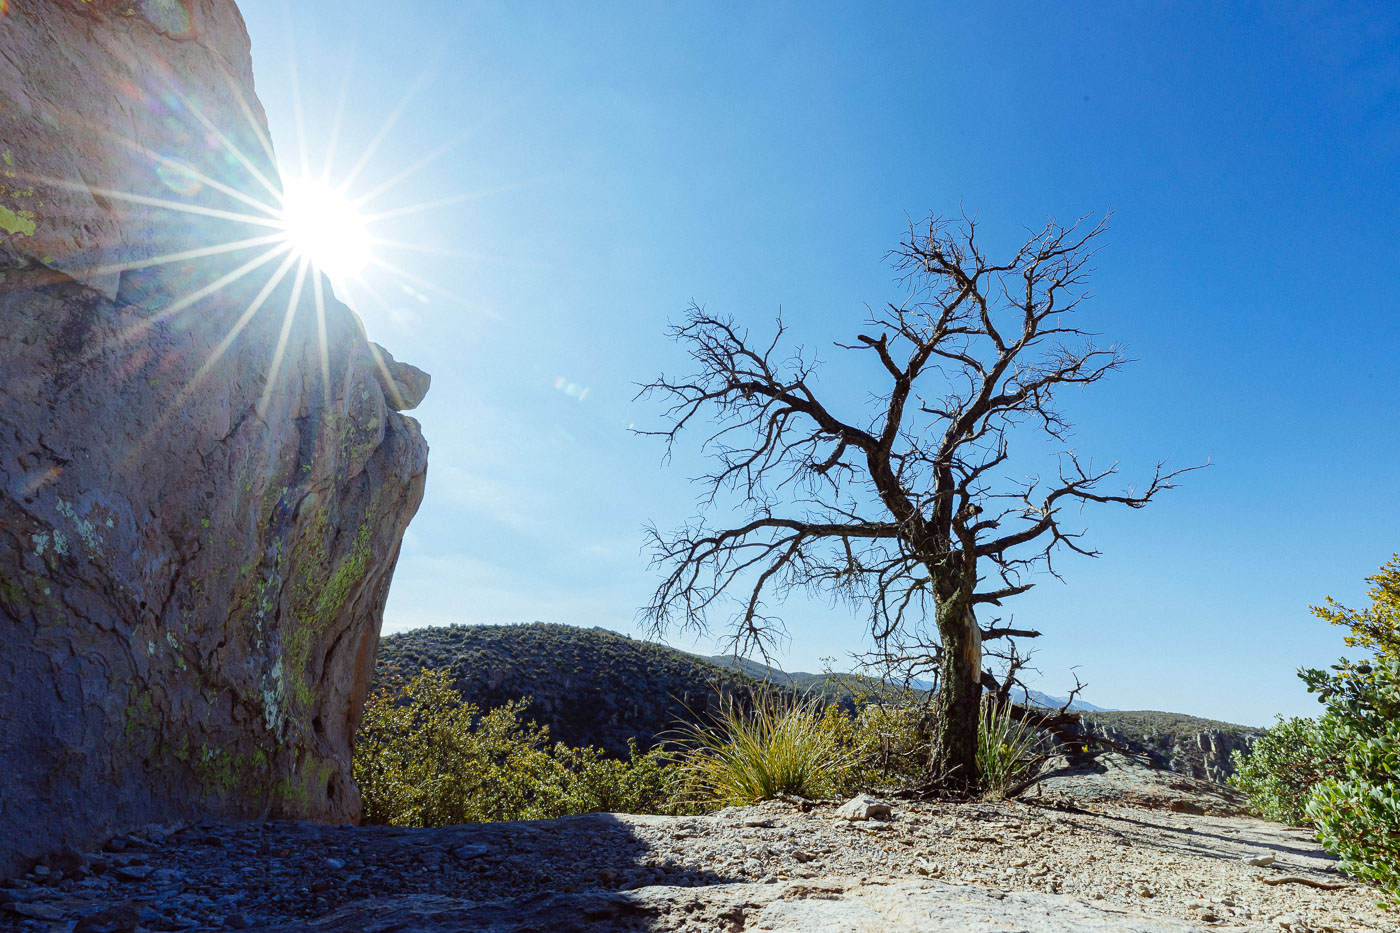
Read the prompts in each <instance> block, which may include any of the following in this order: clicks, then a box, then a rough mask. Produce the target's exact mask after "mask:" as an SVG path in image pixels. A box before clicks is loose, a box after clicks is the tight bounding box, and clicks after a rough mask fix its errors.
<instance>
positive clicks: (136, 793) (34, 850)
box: [0, 0, 427, 876]
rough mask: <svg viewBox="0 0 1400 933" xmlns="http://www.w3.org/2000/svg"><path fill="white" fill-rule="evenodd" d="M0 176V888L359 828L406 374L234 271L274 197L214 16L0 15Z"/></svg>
mask: <svg viewBox="0 0 1400 933" xmlns="http://www.w3.org/2000/svg"><path fill="white" fill-rule="evenodd" d="M0 172H2V173H3V178H0V764H3V774H2V775H0V827H3V831H0V876H4V875H6V874H9V873H11V872H13V871H14V870H16V869H18V868H23V867H26V866H25V865H24V862H25V860H26V859H28V858H31V857H33V856H35V855H38V854H40V853H42V852H45V851H51V850H53V849H57V848H59V847H61V846H63V845H76V846H79V847H81V846H83V845H87V844H90V843H92V842H94V841H96V840H97V839H99V838H102V837H103V836H104V834H111V833H115V832H118V831H122V830H124V829H126V828H129V827H132V826H135V825H140V824H147V823H153V822H177V821H182V820H186V819H190V818H194V817H196V816H201V815H211V816H228V817H243V816H253V817H261V816H265V815H271V816H289V817H291V816H295V817H302V818H309V819H316V820H325V821H337V822H339V821H353V820H355V819H357V818H358V814H359V810H360V801H359V795H358V793H357V791H356V789H355V787H354V784H353V783H352V781H351V772H350V743H351V737H352V735H353V732H354V729H355V726H356V722H357V718H358V716H359V712H360V706H361V704H362V702H363V698H364V695H365V691H366V688H367V685H368V683H369V679H370V677H371V675H372V673H373V665H374V655H375V650H376V646H377V642H378V636H379V626H380V620H381V616H382V611H383V606H384V600H385V596H386V593H387V590H388V587H389V580H390V576H391V574H392V571H393V567H394V563H395V561H396V559H397V557H398V553H399V545H400V541H401V538H402V535H403V532H404V529H405V527H406V526H407V524H408V521H409V519H410V518H411V517H412V516H413V513H414V511H415V510H416V509H417V507H418V504H419V501H420V500H421V498H422V492H423V482H424V475H425V471H426V466H427V446H426V444H425V443H424V442H423V439H422V436H421V435H420V433H419V430H418V425H417V423H416V422H415V421H413V420H412V419H410V418H407V417H405V416H403V415H401V414H400V413H399V411H398V409H401V408H404V407H407V404H408V402H410V401H412V402H416V401H417V399H418V398H420V397H421V394H422V391H425V390H426V376H424V375H423V374H421V373H419V372H418V371H416V370H413V369H412V367H407V368H405V367H404V366H403V364H398V363H397V362H394V361H392V357H388V358H387V360H386V359H385V358H384V356H383V355H381V353H380V351H378V350H377V349H376V348H375V347H374V346H373V345H371V344H370V343H368V342H367V340H366V339H365V335H364V331H363V329H362V327H361V325H360V323H359V321H358V320H357V318H356V317H355V315H354V314H353V313H352V312H351V311H350V310H349V309H348V308H346V307H345V306H344V305H342V304H341V303H339V302H338V301H336V300H335V299H334V298H333V297H331V295H330V294H329V290H328V288H321V287H319V286H320V285H322V284H323V283H320V282H317V281H315V280H314V279H315V273H314V272H309V271H307V272H304V274H303V270H300V269H299V265H298V263H297V262H296V261H295V260H293V261H292V262H291V264H290V265H287V266H284V261H286V260H287V257H288V256H289V255H290V254H288V253H285V252H284V253H279V254H276V255H268V256H266V257H265V261H263V262H262V263H260V264H259V263H256V262H254V260H256V259H258V258H259V257H260V256H263V255H264V253H265V252H266V251H268V250H269V249H271V248H273V247H274V246H275V244H274V243H271V242H270V241H269V240H268V238H269V237H270V236H274V235H276V233H277V229H276V226H275V225H269V223H270V221H269V218H270V217H271V216H272V215H273V214H275V212H276V205H277V203H278V190H279V188H280V182H279V179H278V174H277V170H276V167H275V162H274V159H273V155H272V149H271V145H270V142H269V140H268V134H267V127H266V124H265V118H264V116H263V111H262V108H261V106H260V105H259V103H258V100H257V98H256V96H255V95H254V91H253V79H252V68H251V59H250V53H249V40H248V36H247V33H246V30H245V29H244V26H243V21H242V18H241V17H240V15H239V13H238V10H237V8H236V7H235V5H234V4H233V2H231V0H45V2H42V3H11V4H9V5H8V7H6V6H5V5H4V4H0ZM250 240H251V241H255V242H253V243H251V244H250V243H248V242H247V241H250ZM220 244H241V246H239V247H238V248H235V249H231V250H228V251H218V250H216V249H215V248H216V247H218V246H219V245H220ZM279 273H281V277H280V278H279V277H278V276H279ZM322 298H323V299H324V300H321V299H322ZM389 364H392V365H389ZM386 386H388V389H389V392H390V393H391V395H392V396H393V397H391V398H388V399H386V388H385V387H386Z"/></svg>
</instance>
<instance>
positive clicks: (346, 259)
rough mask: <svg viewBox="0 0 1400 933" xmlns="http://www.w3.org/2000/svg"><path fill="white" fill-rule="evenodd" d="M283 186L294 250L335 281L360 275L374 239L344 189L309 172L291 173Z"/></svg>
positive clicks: (284, 222) (287, 228)
mask: <svg viewBox="0 0 1400 933" xmlns="http://www.w3.org/2000/svg"><path fill="white" fill-rule="evenodd" d="M282 187H283V190H282V216H281V224H282V229H283V231H284V232H285V233H286V237H287V242H288V243H289V244H290V245H291V247H292V250H293V251H294V252H295V253H296V254H297V255H298V256H300V257H302V258H305V259H306V260H307V261H308V262H310V263H311V265H312V266H314V267H315V268H316V269H318V270H320V271H321V272H324V273H325V274H326V275H327V276H329V277H330V280H331V281H332V282H333V283H341V282H348V281H353V280H356V279H358V278H359V277H360V274H361V273H362V272H363V271H364V268H365V266H366V265H367V264H368V263H369V262H370V260H371V258H372V256H371V252H370V242H371V241H370V235H369V231H368V229H367V228H366V226H365V220H364V218H363V217H362V216H361V215H360V212H359V210H358V209H357V208H356V207H355V204H354V203H353V202H352V201H351V200H350V199H349V198H347V197H346V196H345V192H344V190H342V189H340V188H334V187H332V186H331V185H329V184H327V183H326V182H325V180H324V179H319V178H308V177H305V176H302V177H287V178H285V179H284V180H283V182H282Z"/></svg>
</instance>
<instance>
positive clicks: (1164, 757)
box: [1081, 710, 1264, 784]
mask: <svg viewBox="0 0 1400 933" xmlns="http://www.w3.org/2000/svg"><path fill="white" fill-rule="evenodd" d="M1081 716H1082V718H1081V725H1082V727H1083V729H1084V730H1085V731H1087V732H1089V733H1091V734H1093V735H1097V736H1100V737H1101V738H1105V739H1108V740H1110V741H1112V742H1116V743H1117V744H1119V745H1121V746H1122V747H1124V748H1126V749H1128V750H1129V751H1131V752H1133V753H1134V754H1137V755H1141V756H1143V757H1145V758H1147V759H1148V760H1149V761H1151V763H1152V764H1153V765H1154V766H1156V767H1158V768H1164V769H1166V770H1168V771H1175V772H1176V773H1177V774H1184V775H1186V776H1188V777H1193V778H1197V779H1199V780H1203V781H1214V782H1215V783H1217V784H1224V783H1225V782H1226V780H1228V779H1229V777H1230V775H1232V774H1234V773H1235V762H1234V758H1233V757H1232V756H1233V754H1234V753H1235V752H1236V751H1239V752H1247V751H1249V750H1250V749H1251V748H1253V747H1254V742H1255V740H1257V739H1258V738H1259V737H1260V736H1262V735H1263V734H1264V733H1263V730H1261V729H1252V728H1249V727H1248V726H1240V725H1235V724H1234V723H1227V722H1217V721H1216V720H1213V719H1200V718H1197V717H1195V716H1185V715H1181V714H1177V713H1160V712H1155V711H1151V710H1139V711H1132V710H1114V711H1112V712H1108V711H1104V712H1089V713H1083V714H1081Z"/></svg>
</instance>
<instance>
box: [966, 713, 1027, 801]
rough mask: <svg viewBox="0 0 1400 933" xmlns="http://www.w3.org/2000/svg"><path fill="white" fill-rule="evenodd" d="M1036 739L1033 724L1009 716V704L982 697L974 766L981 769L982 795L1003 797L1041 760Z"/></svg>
mask: <svg viewBox="0 0 1400 933" xmlns="http://www.w3.org/2000/svg"><path fill="white" fill-rule="evenodd" d="M1039 741H1040V737H1039V735H1037V733H1036V729H1035V727H1034V726H1032V725H1030V724H1028V723H1025V722H1021V721H1019V720H1016V719H1013V718H1012V716H1011V707H1010V705H1005V706H1000V707H999V706H998V704H997V703H996V702H995V701H993V700H991V699H990V698H988V697H983V698H982V714H981V721H980V722H979V724H978V729H977V770H978V771H979V772H981V774H980V777H981V779H982V796H983V798H985V799H987V800H1004V799H1005V798H1006V796H1007V795H1008V794H1009V793H1010V792H1011V790H1012V789H1013V788H1014V787H1015V786H1016V785H1017V784H1019V783H1020V782H1021V781H1022V780H1024V779H1025V778H1026V777H1027V776H1029V774H1030V770H1031V768H1033V767H1035V765H1036V764H1037V763H1039V761H1040V756H1039V755H1037V754H1036V746H1037V745H1038V744H1039Z"/></svg>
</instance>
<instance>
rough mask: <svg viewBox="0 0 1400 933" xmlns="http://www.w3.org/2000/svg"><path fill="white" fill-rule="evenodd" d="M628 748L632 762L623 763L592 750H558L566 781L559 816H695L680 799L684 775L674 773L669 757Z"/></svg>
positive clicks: (634, 742)
mask: <svg viewBox="0 0 1400 933" xmlns="http://www.w3.org/2000/svg"><path fill="white" fill-rule="evenodd" d="M627 746H628V757H627V760H626V761H619V760H618V759H616V758H609V757H608V756H607V755H606V754H605V753H604V752H603V751H602V750H601V749H598V748H594V747H592V746H589V747H587V748H573V747H571V746H568V745H565V744H564V743H562V742H560V743H559V744H558V745H555V746H554V759H555V761H556V762H558V763H559V765H560V768H561V772H560V773H561V778H562V780H561V787H560V794H559V797H560V804H561V807H562V810H561V812H560V813H559V814H557V815H559V816H563V815H564V814H565V813H669V814H676V813H682V812H691V810H692V808H691V807H688V806H687V805H686V804H685V803H684V802H683V800H682V799H681V793H680V792H681V786H680V780H681V775H680V774H679V773H677V772H676V771H675V769H673V768H671V767H669V762H668V761H667V758H666V755H665V753H664V752H662V751H661V750H660V749H653V750H652V751H649V752H646V753H645V754H643V753H642V752H640V751H638V750H637V740H636V739H632V740H630V741H629V742H628V743H627Z"/></svg>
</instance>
